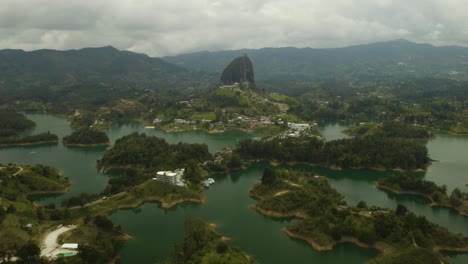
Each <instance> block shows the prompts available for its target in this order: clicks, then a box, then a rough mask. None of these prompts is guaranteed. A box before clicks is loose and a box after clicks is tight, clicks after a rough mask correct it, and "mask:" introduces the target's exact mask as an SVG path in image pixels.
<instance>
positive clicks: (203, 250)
mask: <svg viewBox="0 0 468 264" xmlns="http://www.w3.org/2000/svg"><path fill="white" fill-rule="evenodd" d="M184 233H185V235H184V239H183V242H180V243H177V244H175V245H174V249H173V252H172V254H171V257H170V258H169V259H167V260H166V261H164V262H162V263H163V264H187V263H213V264H214V263H223V264H248V263H254V261H253V260H252V259H251V258H250V257H249V256H247V255H246V254H245V253H244V252H242V251H241V250H240V249H238V248H235V247H230V246H228V245H227V244H226V243H225V242H224V241H223V240H222V237H221V235H220V234H218V233H217V232H215V231H214V230H213V227H211V226H210V225H209V224H208V223H206V222H204V221H203V220H202V219H200V218H195V219H193V218H191V217H187V218H186V219H185V223H184Z"/></svg>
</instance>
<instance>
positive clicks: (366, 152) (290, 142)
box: [236, 136, 430, 170]
mask: <svg viewBox="0 0 468 264" xmlns="http://www.w3.org/2000/svg"><path fill="white" fill-rule="evenodd" d="M236 152H237V153H238V154H239V155H240V156H241V158H243V159H265V160H276V161H280V162H305V163H314V164H323V165H325V166H338V167H342V168H353V167H363V168H386V169H395V168H401V169H405V170H408V169H418V168H425V167H426V165H427V163H428V162H429V160H430V159H429V157H428V152H427V148H426V146H424V145H422V144H419V143H418V142H412V141H406V140H401V139H394V138H384V137H379V136H369V137H363V138H360V137H358V138H351V139H340V140H333V141H328V142H323V141H322V140H320V139H317V138H282V139H281V138H273V139H268V140H252V139H247V140H244V141H241V142H240V143H239V144H238V145H237V148H236Z"/></svg>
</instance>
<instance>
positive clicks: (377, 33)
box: [0, 0, 468, 56]
mask: <svg viewBox="0 0 468 264" xmlns="http://www.w3.org/2000/svg"><path fill="white" fill-rule="evenodd" d="M465 5H466V3H465V1H463V0H410V1H408V0H327V1H325V0H290V1H284V0H164V1H162V0H153V1H150V0H139V1H136V0H135V1H131V0H99V1H97V0H81V1H69V0H48V1H42V0H3V1H2V8H1V9H0V48H21V49H26V50H33V49H40V48H53V49H72V48H82V47H95V46H105V45H112V46H115V47H117V48H119V49H128V50H132V51H137V52H142V53H147V54H149V55H152V56H162V55H171V54H177V53H185V52H191V51H199V50H219V49H238V48H261V47H282V46H296V47H320V48H321V47H341V46H347V45H352V44H361V43H369V42H376V41H385V40H392V39H397V38H407V39H409V40H412V41H416V42H429V43H433V44H435V45H447V44H449V45H462V46H468V9H466V8H465Z"/></svg>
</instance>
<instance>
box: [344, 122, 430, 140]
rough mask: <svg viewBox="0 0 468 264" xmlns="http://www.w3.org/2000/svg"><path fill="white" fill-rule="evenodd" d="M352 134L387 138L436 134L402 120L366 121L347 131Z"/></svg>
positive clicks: (415, 137) (426, 136)
mask: <svg viewBox="0 0 468 264" xmlns="http://www.w3.org/2000/svg"><path fill="white" fill-rule="evenodd" d="M345 133H347V134H349V135H352V136H381V137H386V138H402V139H421V140H428V139H431V138H433V137H434V135H433V134H432V133H430V132H428V131H427V130H426V129H424V128H422V127H418V126H415V125H412V124H408V123H404V122H401V121H385V122H382V123H365V124H361V125H358V126H356V127H352V128H350V129H348V130H346V131H345Z"/></svg>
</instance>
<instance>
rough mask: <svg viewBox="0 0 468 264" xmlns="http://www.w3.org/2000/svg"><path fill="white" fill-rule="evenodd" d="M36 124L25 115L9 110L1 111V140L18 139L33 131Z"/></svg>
mask: <svg viewBox="0 0 468 264" xmlns="http://www.w3.org/2000/svg"><path fill="white" fill-rule="evenodd" d="M35 126H36V124H35V123H34V122H33V121H31V120H29V119H27V118H26V116H24V115H23V114H20V113H17V112H15V111H13V110H9V109H0V138H8V137H16V136H18V135H19V134H20V133H23V132H26V131H31V130H32V129H33V128H34V127H35Z"/></svg>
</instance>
